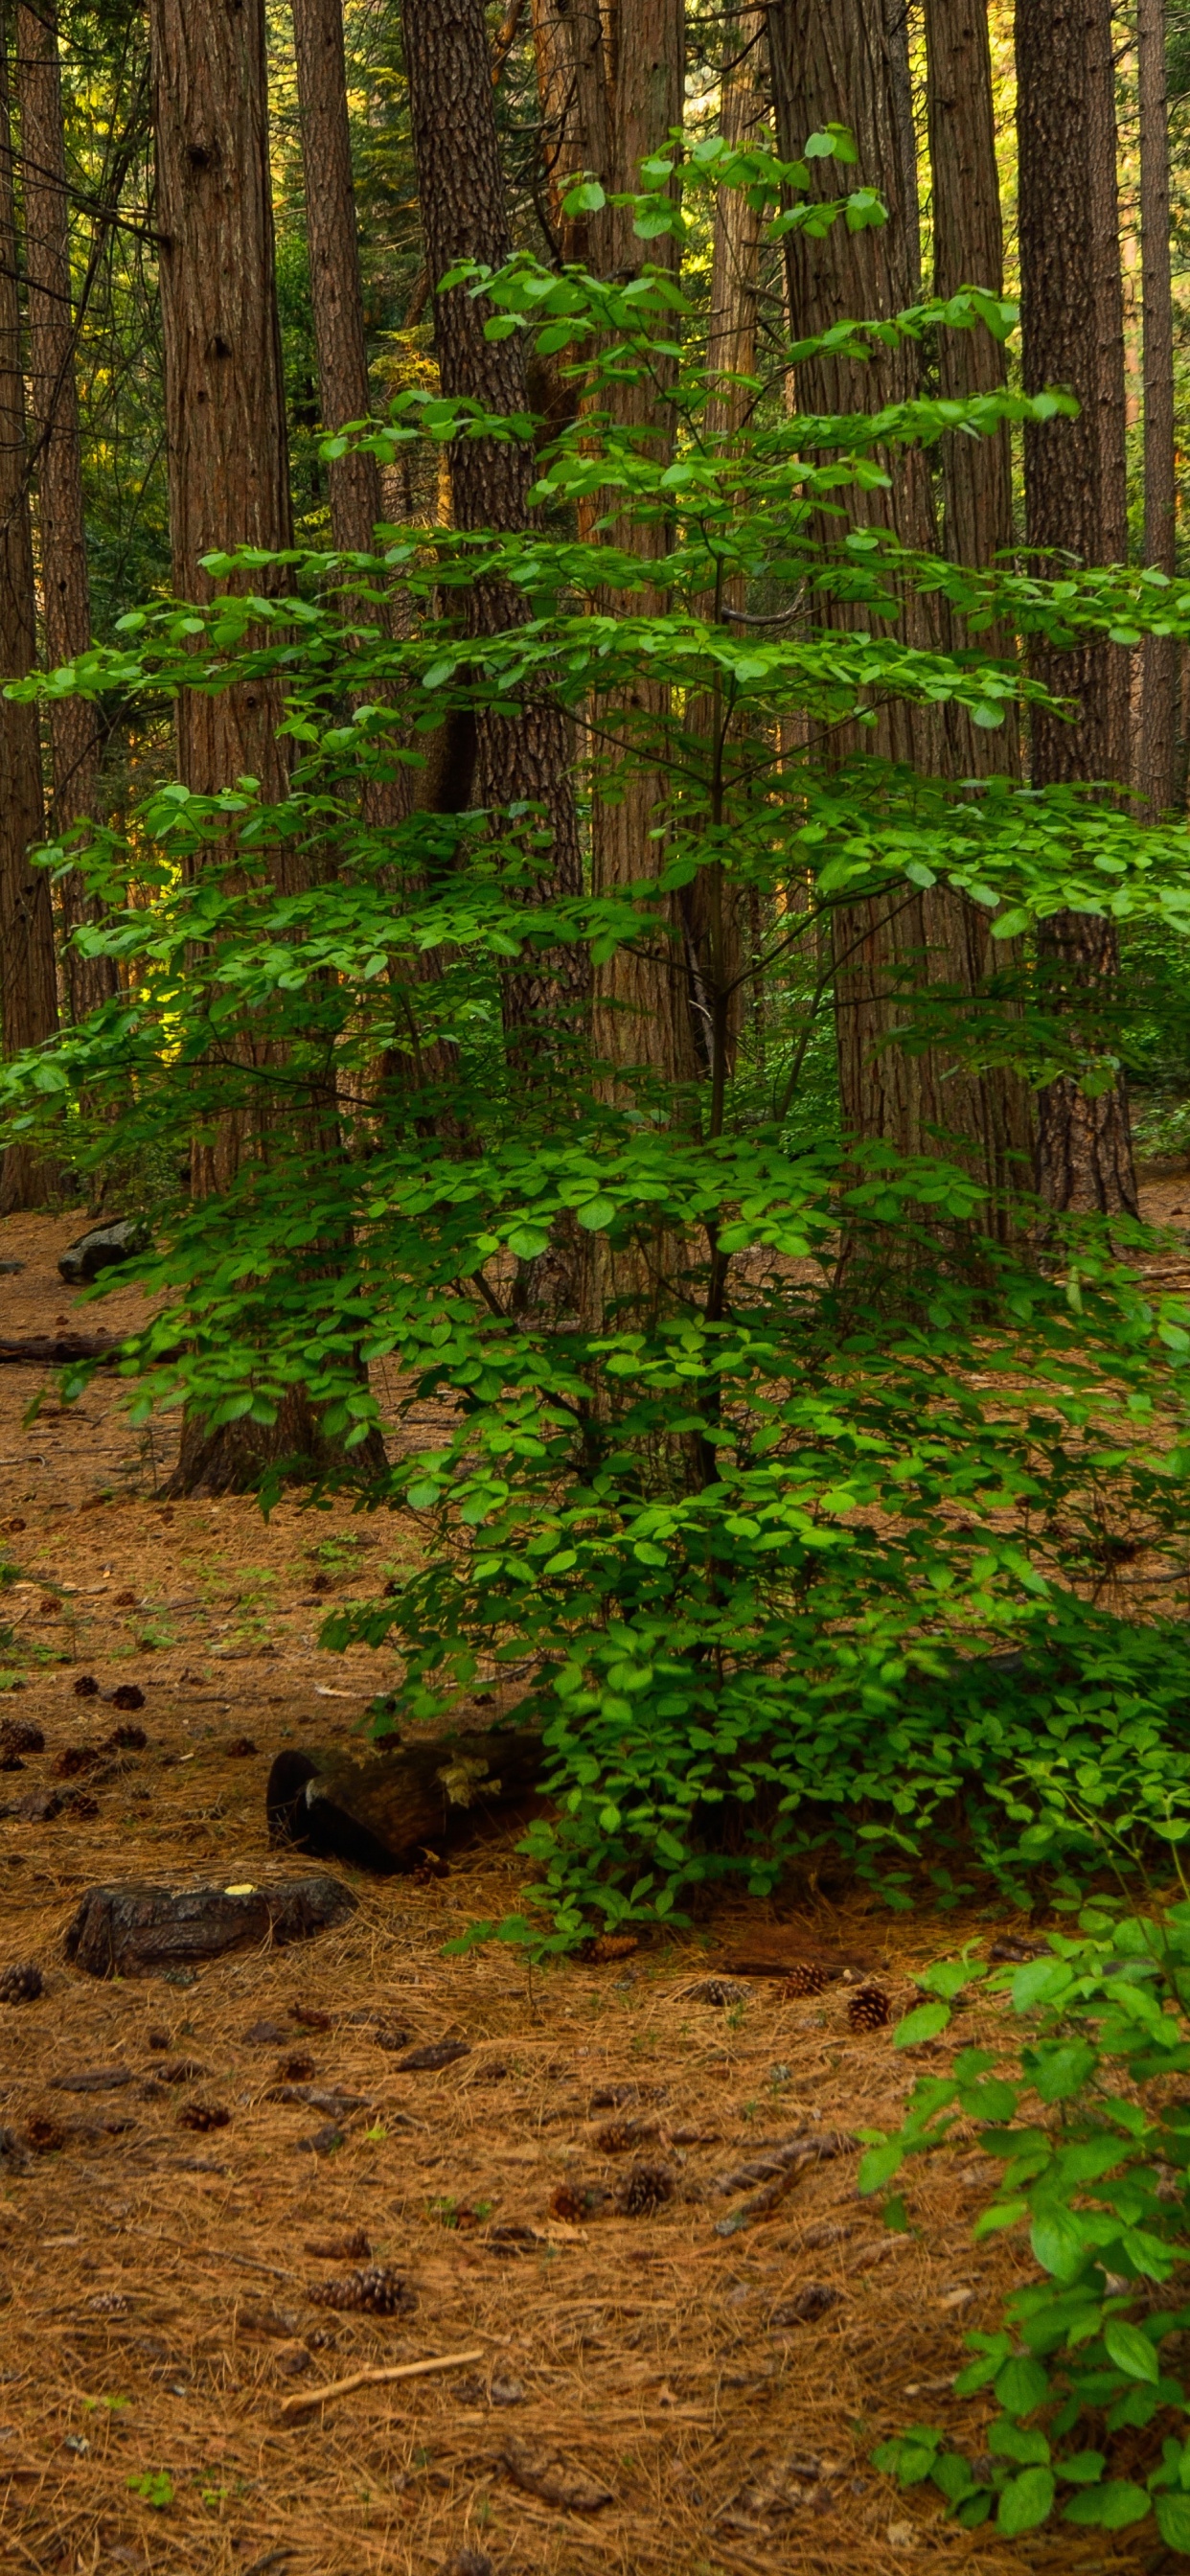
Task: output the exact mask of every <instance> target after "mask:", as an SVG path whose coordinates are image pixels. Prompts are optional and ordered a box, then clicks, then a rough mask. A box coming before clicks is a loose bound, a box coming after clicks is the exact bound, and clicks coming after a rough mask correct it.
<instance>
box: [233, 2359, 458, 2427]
mask: <svg viewBox="0 0 1190 2576" xmlns="http://www.w3.org/2000/svg"><path fill="white" fill-rule="evenodd" d="M483 2357H484V2356H483V2354H482V2352H444V2353H440V2354H439V2355H438V2357H437V2359H436V2360H434V2361H398V2362H394V2363H393V2364H392V2365H391V2366H390V2367H389V2368H387V2369H384V2370H353V2371H352V2373H351V2376H350V2378H349V2379H331V2380H328V2382H327V2384H326V2386H325V2388H303V2389H300V2390H299V2391H298V2393H297V2395H296V2396H294V2397H283V2398H282V2400H281V2412H282V2414H283V2415H300V2414H302V2413H304V2411H305V2409H306V2407H308V2406H324V2405H325V2404H326V2401H327V2399H328V2397H346V2396H347V2395H348V2394H349V2392H350V2391H351V2390H352V2389H353V2388H374V2387H377V2386H378V2385H379V2383H380V2382H381V2380H390V2379H425V2378H428V2376H429V2374H430V2372H431V2371H432V2370H462V2368H463V2366H464V2364H465V2363H466V2362H469V2361H482V2360H483Z"/></svg>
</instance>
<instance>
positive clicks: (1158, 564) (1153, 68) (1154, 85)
mask: <svg viewBox="0 0 1190 2576" xmlns="http://www.w3.org/2000/svg"><path fill="white" fill-rule="evenodd" d="M1136 55H1137V74H1138V86H1139V91H1140V250H1141V284H1142V291H1143V300H1144V302H1143V309H1144V490H1145V518H1144V555H1145V562H1146V564H1152V565H1153V566H1154V567H1155V569H1156V570H1157V571H1158V572H1164V573H1172V572H1173V569H1174V563H1175V554H1174V546H1175V538H1176V526H1177V481H1176V464H1175V437H1174V392H1173V294H1172V283H1171V277H1170V208H1169V101H1168V90H1167V81H1166V69H1165V0H1137V12H1136ZM1178 662H1179V647H1178V644H1177V641H1176V639H1175V638H1174V637H1173V636H1168V635H1150V636H1147V637H1146V638H1145V642H1144V644H1143V646H1142V648H1141V701H1140V704H1141V714H1140V745H1139V751H1138V758H1137V781H1138V784H1139V787H1140V792H1141V795H1142V796H1143V798H1144V801H1145V805H1146V807H1147V809H1148V811H1149V813H1150V814H1152V815H1154V816H1155V815H1158V814H1162V813H1165V812H1166V811H1168V809H1169V808H1170V806H1172V804H1173V801H1174V794H1175V778H1176V765H1177V718H1178Z"/></svg>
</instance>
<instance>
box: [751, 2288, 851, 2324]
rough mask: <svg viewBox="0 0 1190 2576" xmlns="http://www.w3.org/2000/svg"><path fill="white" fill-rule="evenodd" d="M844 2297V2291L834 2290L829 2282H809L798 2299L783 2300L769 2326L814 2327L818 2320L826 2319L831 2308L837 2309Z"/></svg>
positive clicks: (775, 2310) (773, 2314) (774, 2311)
mask: <svg viewBox="0 0 1190 2576" xmlns="http://www.w3.org/2000/svg"><path fill="white" fill-rule="evenodd" d="M842 2296H843V2293H842V2291H841V2290H832V2288H831V2286H830V2283H829V2282H828V2281H807V2283H806V2286H805V2289H804V2290H799V2291H798V2293H797V2296H796V2298H793V2299H783V2300H782V2301H781V2304H780V2306H779V2307H776V2308H774V2309H773V2312H772V2315H771V2316H770V2318H769V2324H770V2325H771V2326H809V2325H813V2324H814V2322H815V2320H816V2318H818V2317H825V2316H826V2315H827V2314H828V2312H829V2310H830V2309H831V2308H837V2307H838V2306H839V2303H840V2301H841V2299H842Z"/></svg>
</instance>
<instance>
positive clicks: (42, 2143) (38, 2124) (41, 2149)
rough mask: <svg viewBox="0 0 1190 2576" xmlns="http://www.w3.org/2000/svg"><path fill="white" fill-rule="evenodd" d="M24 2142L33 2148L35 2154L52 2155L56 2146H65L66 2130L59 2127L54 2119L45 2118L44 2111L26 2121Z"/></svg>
mask: <svg viewBox="0 0 1190 2576" xmlns="http://www.w3.org/2000/svg"><path fill="white" fill-rule="evenodd" d="M25 2142H26V2145H27V2146H30V2147H32V2148H33V2150H34V2153H35V2154H36V2155H39V2156H48V2155H52V2154H53V2153H54V2151H55V2149H56V2148H58V2147H64V2146H65V2144H66V2131H65V2129H60V2128H59V2126H58V2123H57V2121H56V2120H50V2119H47V2118H46V2116H45V2114H44V2113H39V2114H38V2115H37V2116H36V2117H35V2118H34V2119H32V2120H30V2121H29V2123H28V2126H27V2128H26V2130H25Z"/></svg>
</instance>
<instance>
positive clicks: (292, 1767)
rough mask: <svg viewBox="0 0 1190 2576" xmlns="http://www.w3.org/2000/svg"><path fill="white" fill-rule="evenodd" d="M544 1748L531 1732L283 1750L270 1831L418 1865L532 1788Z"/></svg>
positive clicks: (391, 1865)
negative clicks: (353, 1750)
mask: <svg viewBox="0 0 1190 2576" xmlns="http://www.w3.org/2000/svg"><path fill="white" fill-rule="evenodd" d="M544 1758H545V1757H544V1753H543V1749H542V1743H541V1738H540V1736H539V1735H530V1734H526V1733H521V1734H514V1733H508V1734H504V1735H500V1734H495V1735H454V1736H450V1737H447V1738H445V1739H443V1738H438V1739H437V1740H436V1741H434V1742H433V1743H429V1744H416V1743H409V1744H396V1743H394V1745H393V1747H392V1749H391V1751H390V1750H387V1749H386V1750H385V1751H384V1752H382V1753H377V1754H376V1755H374V1756H373V1758H372V1760H371V1761H369V1762H351V1761H349V1760H348V1759H347V1758H346V1756H345V1755H344V1754H342V1753H339V1752H327V1753H320V1752H308V1753H299V1752H288V1751H287V1752H285V1753H279V1754H278V1755H277V1759H276V1761H275V1762H274V1764H273V1767H272V1770H271V1771H270V1773H269V1778H268V1786H267V1788H266V1791H265V1805H266V1809H267V1813H268V1820H269V1831H270V1834H271V1835H272V1837H273V1839H274V1841H278V1842H290V1843H296V1844H297V1845H298V1847H299V1849H301V1850H302V1851H309V1852H318V1853H319V1854H320V1855H321V1856H322V1857H323V1858H330V1857H332V1856H333V1857H335V1858H337V1859H339V1860H348V1861H354V1862H355V1863H356V1865H357V1866H358V1867H361V1868H363V1869H375V1870H381V1871H384V1872H386V1873H390V1874H391V1873H392V1872H395V1871H401V1870H412V1869H416V1868H418V1867H419V1866H420V1865H421V1864H422V1863H423V1862H424V1861H425V1859H426V1856H427V1854H431V1855H434V1856H437V1855H438V1854H440V1853H441V1852H442V1851H443V1850H445V1849H448V1848H449V1847H450V1846H451V1845H453V1844H456V1843H460V1842H463V1841H465V1840H466V1839H467V1838H468V1837H469V1836H470V1835H472V1834H474V1833H475V1832H476V1830H477V1828H478V1827H480V1826H481V1825H482V1824H483V1823H484V1822H485V1821H487V1820H488V1819H489V1818H491V1817H492V1816H493V1815H496V1814H498V1813H499V1812H500V1811H501V1810H502V1809H504V1808H506V1807H513V1806H516V1805H518V1804H519V1803H520V1802H521V1801H522V1800H523V1799H525V1798H529V1797H532V1795H533V1793H534V1791H535V1790H536V1788H537V1785H538V1782H539V1779H540V1775H541V1770H542V1765H543V1762H544Z"/></svg>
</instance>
